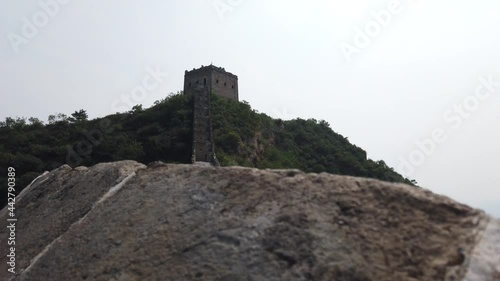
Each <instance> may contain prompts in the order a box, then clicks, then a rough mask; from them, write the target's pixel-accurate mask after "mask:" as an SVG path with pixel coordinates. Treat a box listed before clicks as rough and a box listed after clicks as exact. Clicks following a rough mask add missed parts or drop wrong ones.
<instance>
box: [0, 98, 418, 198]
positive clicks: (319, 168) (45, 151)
mask: <svg viewBox="0 0 500 281" xmlns="http://www.w3.org/2000/svg"><path fill="white" fill-rule="evenodd" d="M211 99H212V105H211V112H212V122H213V130H214V140H215V144H216V155H217V158H218V160H219V162H220V164H221V165H222V166H234V165H238V166H246V167H256V168H273V169H275V168H296V169H301V170H303V171H305V172H316V173H318V172H328V173H332V174H341V175H351V176H359V177H369V178H376V179H381V180H385V181H390V182H405V183H409V184H411V182H410V181H409V180H408V179H405V178H404V177H403V176H401V175H400V174H398V173H396V172H395V171H394V170H393V169H392V168H390V167H388V166H387V165H386V164H385V163H384V162H383V161H373V160H370V159H367V158H366V152H365V151H364V150H362V149H361V148H359V147H357V146H355V145H353V144H351V143H349V141H348V140H347V138H345V137H343V136H342V135H340V134H338V133H335V132H334V131H333V130H332V129H331V128H330V126H329V124H328V123H327V122H325V121H317V120H315V119H308V120H303V119H294V120H290V121H283V120H280V119H273V118H271V117H269V116H267V115H266V114H264V113H258V112H256V111H255V110H252V108H251V107H250V105H249V104H248V103H246V102H234V101H230V100H227V99H224V98H220V97H218V96H215V95H212V97H211ZM192 108H193V106H192V99H191V97H190V96H188V95H183V94H182V93H177V94H172V95H170V96H168V97H167V98H165V99H164V100H161V101H157V102H156V103H155V105H154V106H152V107H151V108H148V109H143V108H142V106H140V105H138V106H135V107H134V108H133V109H132V110H131V111H129V112H125V113H116V114H113V115H109V116H106V117H104V118H97V119H94V120H88V118H87V114H86V112H85V110H80V111H76V112H75V113H73V114H72V115H71V116H66V115H64V114H57V115H51V116H49V121H48V124H46V125H45V124H44V123H43V122H41V121H40V120H38V119H37V118H29V119H25V118H16V119H14V118H6V120H5V121H4V122H0V168H1V169H2V171H5V172H4V173H2V174H1V175H0V180H1V182H3V183H6V182H7V179H6V177H7V172H6V171H7V167H14V168H15V169H16V180H17V184H16V186H17V190H16V191H17V192H20V191H21V189H22V188H24V187H25V186H26V185H27V184H29V183H30V182H31V181H32V180H33V179H34V178H35V177H37V176H38V175H40V174H41V173H43V172H44V171H46V170H52V169H54V168H57V167H59V166H61V165H63V164H69V165H71V166H79V165H84V166H92V165H94V164H97V163H101V162H110V161H117V160H125V159H127V160H136V161H139V162H142V163H146V164H147V163H150V162H153V161H163V162H170V163H191V154H192V123H193V117H192V115H193V114H192V113H193V112H192ZM2 189H3V190H2V193H4V194H5V193H6V185H5V184H3V185H2ZM5 198H7V196H2V199H0V200H2V201H1V202H0V203H1V204H0V206H2V207H3V206H4V205H5V203H6V202H5Z"/></svg>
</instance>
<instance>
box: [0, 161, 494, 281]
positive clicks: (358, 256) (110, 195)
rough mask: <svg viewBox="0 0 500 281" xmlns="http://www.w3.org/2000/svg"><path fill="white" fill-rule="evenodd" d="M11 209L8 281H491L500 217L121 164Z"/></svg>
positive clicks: (298, 178)
mask: <svg viewBox="0 0 500 281" xmlns="http://www.w3.org/2000/svg"><path fill="white" fill-rule="evenodd" d="M127 174H128V175H127ZM18 208H19V213H20V214H22V217H21V216H20V218H19V223H20V229H19V238H21V237H23V238H22V240H20V243H19V251H23V254H22V255H19V264H18V265H19V268H18V271H19V272H20V273H18V274H17V275H16V276H12V275H11V276H8V277H12V279H13V280H218V281H238V280H245V281H248V280H287V281H288V280H325V281H327V280H342V281H351V280H352V281H369V280H370V281H379V280H394V281H405V280H409V281H416V280H429V281H436V280H457V281H458V280H469V281H489V280H492V281H497V280H500V279H499V278H498V276H499V268H498V263H497V262H498V260H499V256H500V253H499V249H498V241H499V240H498V237H499V236H498V235H499V233H498V232H499V229H500V227H499V225H500V223H499V221H498V220H497V219H494V218H491V217H489V216H488V215H486V214H484V213H483V212H482V211H480V210H476V209H472V208H470V207H468V206H465V205H462V204H459V203H457V202H455V201H452V200H451V199H448V198H446V197H442V196H438V195H435V194H433V193H431V192H429V191H426V190H424V189H421V188H416V187H411V186H407V185H402V184H390V183H385V182H381V181H377V180H370V179H361V178H353V177H344V176H335V175H329V174H305V173H302V172H300V171H297V170H279V171H271V170H256V169H247V168H238V167H234V168H215V167H210V166H208V167H207V166H195V165H166V164H160V163H155V164H154V165H150V166H149V167H147V168H146V169H144V168H143V166H141V165H140V164H136V163H134V162H130V161H127V162H117V163H109V164H101V165H98V166H95V167H92V168H89V169H88V170H71V169H70V168H69V167H62V168H60V169H58V170H55V171H52V172H51V173H49V174H47V175H45V176H44V177H43V178H41V179H39V180H38V181H37V182H35V184H34V186H33V187H32V188H31V190H30V191H29V192H28V193H27V194H26V195H25V196H24V198H22V200H21V201H20V204H19V206H18ZM1 219H2V220H3V219H4V217H3V216H2V218H1ZM62 225H64V227H63V226H62ZM2 231H5V230H2ZM21 234H22V236H21ZM2 235H5V234H4V232H2ZM2 237H4V236H2ZM21 241H22V243H21ZM35 257H37V258H35ZM33 259H34V260H33ZM3 264H4V260H3V259H2V266H3V268H2V270H3V272H5V271H4V267H5V265H3ZM21 269H22V271H21ZM466 278H467V279H466Z"/></svg>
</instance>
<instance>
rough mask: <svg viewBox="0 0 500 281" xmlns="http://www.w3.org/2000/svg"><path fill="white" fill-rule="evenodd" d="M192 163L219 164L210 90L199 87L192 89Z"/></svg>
mask: <svg viewBox="0 0 500 281" xmlns="http://www.w3.org/2000/svg"><path fill="white" fill-rule="evenodd" d="M193 101H194V102H193V104H194V108H193V114H194V116H193V156H192V161H193V163H196V162H207V163H211V164H212V165H215V166H219V162H218V161H217V157H216V156H215V145H214V140H213V132H212V119H211V117H210V91H209V89H208V87H199V88H196V89H195V90H194V91H193Z"/></svg>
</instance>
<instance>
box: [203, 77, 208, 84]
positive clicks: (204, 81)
mask: <svg viewBox="0 0 500 281" xmlns="http://www.w3.org/2000/svg"><path fill="white" fill-rule="evenodd" d="M203 85H204V86H206V85H207V78H203Z"/></svg>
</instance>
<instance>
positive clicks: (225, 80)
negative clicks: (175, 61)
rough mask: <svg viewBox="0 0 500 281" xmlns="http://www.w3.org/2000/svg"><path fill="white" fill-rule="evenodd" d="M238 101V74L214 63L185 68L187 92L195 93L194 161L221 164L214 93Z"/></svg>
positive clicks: (185, 92)
mask: <svg viewBox="0 0 500 281" xmlns="http://www.w3.org/2000/svg"><path fill="white" fill-rule="evenodd" d="M212 93H214V94H216V95H218V96H222V97H225V98H228V99H231V100H234V101H238V76H236V75H234V74H232V73H229V72H227V71H225V70H224V68H221V67H216V66H213V65H209V66H201V68H198V69H193V70H192V71H187V70H186V72H185V75H184V94H187V95H192V96H193V154H192V162H193V164H195V163H210V164H212V165H214V166H219V162H218V161H217V157H216V156H215V143H214V136H213V131H212V118H211V115H210V95H211V94H212Z"/></svg>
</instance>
